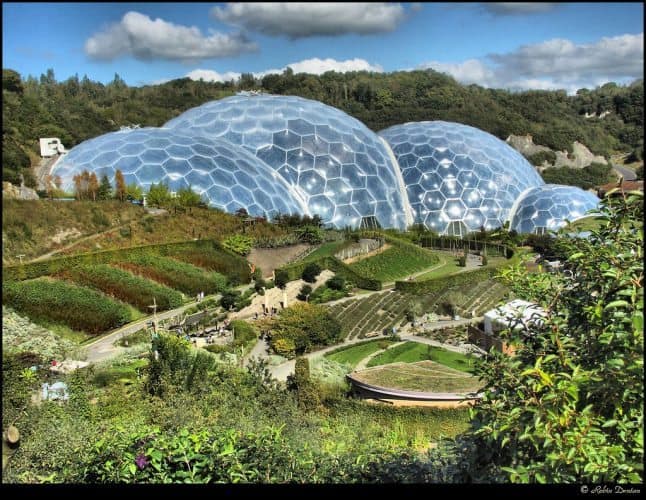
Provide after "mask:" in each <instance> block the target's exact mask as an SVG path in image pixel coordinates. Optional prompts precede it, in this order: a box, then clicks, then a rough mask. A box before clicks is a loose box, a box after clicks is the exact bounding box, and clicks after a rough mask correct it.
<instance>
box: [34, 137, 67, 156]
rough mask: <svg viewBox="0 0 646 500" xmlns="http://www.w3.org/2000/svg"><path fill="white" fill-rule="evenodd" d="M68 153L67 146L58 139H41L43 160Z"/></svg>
mask: <svg viewBox="0 0 646 500" xmlns="http://www.w3.org/2000/svg"><path fill="white" fill-rule="evenodd" d="M66 153H67V151H66V150H65V146H63V144H62V143H61V140H60V139H59V138H58V137H43V138H41V139H40V156H42V157H43V158H50V157H52V156H55V155H57V154H66Z"/></svg>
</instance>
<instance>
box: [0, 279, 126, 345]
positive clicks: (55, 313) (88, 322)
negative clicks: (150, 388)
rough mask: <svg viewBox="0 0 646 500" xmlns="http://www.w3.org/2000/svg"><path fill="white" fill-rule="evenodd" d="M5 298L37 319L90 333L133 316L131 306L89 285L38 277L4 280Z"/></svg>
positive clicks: (3, 290)
mask: <svg viewBox="0 0 646 500" xmlns="http://www.w3.org/2000/svg"><path fill="white" fill-rule="evenodd" d="M2 302H3V304H7V305H9V306H11V307H13V308H14V309H15V310H16V311H18V312H21V313H24V314H26V315H28V316H29V317H30V318H32V319H34V320H36V321H54V322H59V323H62V324H64V325H67V326H69V327H70V328H72V329H74V330H83V331H86V332H88V333H91V334H95V333H100V332H104V331H106V330H109V329H111V328H116V327H118V326H121V325H123V324H124V323H127V322H128V321H130V320H131V317H130V311H129V309H128V308H127V307H126V306H125V305H124V304H121V303H118V302H116V301H114V300H111V299H109V298H108V297H106V296H105V295H103V294H101V293H99V292H96V291H94V290H92V289H90V288H86V287H81V286H77V285H73V284H71V283H66V282H64V281H58V280H52V279H48V278H39V279H35V280H28V281H20V282H3V284H2Z"/></svg>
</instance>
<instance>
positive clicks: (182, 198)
mask: <svg viewBox="0 0 646 500" xmlns="http://www.w3.org/2000/svg"><path fill="white" fill-rule="evenodd" d="M177 202H178V203H179V204H180V205H181V206H183V207H197V206H198V205H199V204H200V203H202V197H201V196H200V195H199V194H197V193H196V192H195V191H193V188H192V187H191V186H189V187H187V188H180V189H179V190H178V191H177Z"/></svg>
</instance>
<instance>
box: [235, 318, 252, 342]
mask: <svg viewBox="0 0 646 500" xmlns="http://www.w3.org/2000/svg"><path fill="white" fill-rule="evenodd" d="M230 326H231V329H232V330H233V338H234V339H235V340H237V341H239V342H242V343H248V342H251V341H255V340H256V339H257V338H258V331H257V330H256V327H255V326H253V325H252V324H250V323H247V322H246V321H243V320H241V319H234V320H232V321H231V323H230Z"/></svg>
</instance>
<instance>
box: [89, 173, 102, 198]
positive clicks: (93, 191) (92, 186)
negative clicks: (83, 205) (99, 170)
mask: <svg viewBox="0 0 646 500" xmlns="http://www.w3.org/2000/svg"><path fill="white" fill-rule="evenodd" d="M87 191H88V195H89V196H91V197H92V201H96V196H97V194H98V193H99V180H98V179H97V178H96V174H95V173H94V172H92V173H91V174H90V176H89V179H88V184H87Z"/></svg>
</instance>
